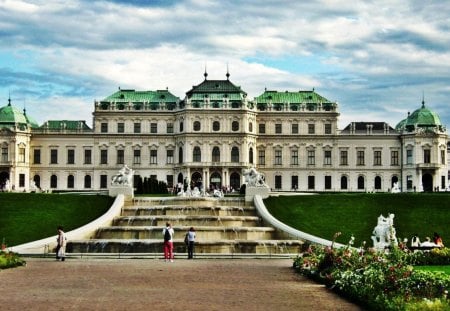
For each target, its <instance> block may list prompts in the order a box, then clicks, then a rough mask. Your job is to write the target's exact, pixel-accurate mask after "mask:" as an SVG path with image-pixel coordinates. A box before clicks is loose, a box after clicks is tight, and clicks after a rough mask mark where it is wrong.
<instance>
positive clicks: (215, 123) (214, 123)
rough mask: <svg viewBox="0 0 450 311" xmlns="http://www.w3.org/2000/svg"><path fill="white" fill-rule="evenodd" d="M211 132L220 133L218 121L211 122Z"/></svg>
mask: <svg viewBox="0 0 450 311" xmlns="http://www.w3.org/2000/svg"><path fill="white" fill-rule="evenodd" d="M213 131H214V132H217V131H220V123H219V121H214V122H213Z"/></svg>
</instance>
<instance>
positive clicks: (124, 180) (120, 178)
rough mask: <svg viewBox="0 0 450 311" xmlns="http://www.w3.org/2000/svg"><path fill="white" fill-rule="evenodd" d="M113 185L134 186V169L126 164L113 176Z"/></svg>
mask: <svg viewBox="0 0 450 311" xmlns="http://www.w3.org/2000/svg"><path fill="white" fill-rule="evenodd" d="M111 185H114V186H132V185H133V170H132V169H131V168H129V167H128V166H127V165H124V167H122V168H121V169H120V171H119V172H118V173H117V174H116V175H114V176H113V177H112V180H111Z"/></svg>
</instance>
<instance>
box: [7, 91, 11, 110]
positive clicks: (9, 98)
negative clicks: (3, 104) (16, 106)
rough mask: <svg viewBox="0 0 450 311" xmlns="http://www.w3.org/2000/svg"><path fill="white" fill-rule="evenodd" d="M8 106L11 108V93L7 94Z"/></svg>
mask: <svg viewBox="0 0 450 311" xmlns="http://www.w3.org/2000/svg"><path fill="white" fill-rule="evenodd" d="M8 106H11V91H9V93H8Z"/></svg>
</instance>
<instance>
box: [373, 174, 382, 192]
mask: <svg viewBox="0 0 450 311" xmlns="http://www.w3.org/2000/svg"><path fill="white" fill-rule="evenodd" d="M374 185H375V189H376V190H380V189H381V177H380V176H375V180H374Z"/></svg>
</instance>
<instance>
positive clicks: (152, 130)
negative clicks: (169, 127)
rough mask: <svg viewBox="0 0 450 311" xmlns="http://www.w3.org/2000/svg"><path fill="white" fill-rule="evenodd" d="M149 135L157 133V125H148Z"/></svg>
mask: <svg viewBox="0 0 450 311" xmlns="http://www.w3.org/2000/svg"><path fill="white" fill-rule="evenodd" d="M150 133H152V134H156V133H158V123H150Z"/></svg>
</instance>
